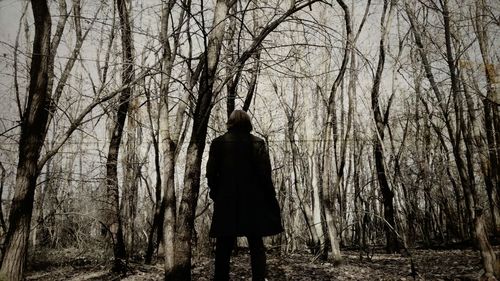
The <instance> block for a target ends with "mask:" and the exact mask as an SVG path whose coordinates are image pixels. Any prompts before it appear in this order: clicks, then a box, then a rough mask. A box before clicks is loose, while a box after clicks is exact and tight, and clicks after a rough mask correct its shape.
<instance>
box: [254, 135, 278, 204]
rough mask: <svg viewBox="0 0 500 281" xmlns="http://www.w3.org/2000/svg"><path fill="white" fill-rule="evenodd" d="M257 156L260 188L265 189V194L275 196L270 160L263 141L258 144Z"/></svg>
mask: <svg viewBox="0 0 500 281" xmlns="http://www.w3.org/2000/svg"><path fill="white" fill-rule="evenodd" d="M257 155H258V170H259V175H258V176H259V178H260V179H261V181H262V186H263V187H264V188H265V191H266V193H269V194H271V195H272V196H276V191H275V190H274V185H273V179H272V172H271V160H270V159H269V152H268V150H267V147H266V144H265V142H264V141H260V142H259V143H258V146H257Z"/></svg>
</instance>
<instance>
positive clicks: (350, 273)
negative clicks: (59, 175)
mask: <svg viewBox="0 0 500 281" xmlns="http://www.w3.org/2000/svg"><path fill="white" fill-rule="evenodd" d="M496 250H497V253H498V250H499V248H497V249H496ZM412 257H413V261H414V265H415V266H414V268H415V270H414V271H413V272H416V274H414V273H412V270H411V262H410V258H409V257H408V256H402V255H388V254H382V253H375V254H373V256H371V257H370V258H367V257H366V255H365V257H364V258H363V259H360V256H359V252H356V251H344V252H343V258H344V260H343V263H342V264H340V265H338V266H334V265H333V264H331V263H329V262H323V261H320V260H318V259H317V258H315V257H314V256H312V255H310V254H308V253H294V254H289V255H278V254H275V253H269V254H268V280H269V281H274V280H276V281H281V280H283V281H288V280H298V281H308V280H311V281H312V280H315V281H322V280H478V279H479V277H480V276H481V275H482V273H483V271H482V269H481V259H480V257H479V253H478V252H476V251H474V250H414V251H412ZM162 266H163V265H162V263H161V262H160V263H157V264H156V265H145V264H143V263H131V264H129V267H130V272H129V273H128V274H127V275H126V276H119V275H116V274H112V273H110V270H109V265H106V264H104V263H102V262H101V263H94V262H92V260H91V259H88V258H85V257H81V256H80V257H77V258H75V259H74V260H72V261H70V262H66V263H60V264H56V265H49V264H43V263H39V264H36V263H35V264H34V266H31V267H30V271H29V273H28V275H27V280H47V281H59V280H60V281H62V280H71V281H83V280H105V281H108V280H127V281H139V280H140V281H146V280H162V277H163V269H162ZM212 274H213V261H212V259H211V258H210V257H203V258H199V259H197V260H196V261H195V263H194V268H193V280H199V281H208V280H211V276H212ZM231 280H234V281H237V280H251V271H250V257H249V254H248V252H247V251H246V250H240V251H239V252H238V253H236V254H235V256H233V258H232V261H231Z"/></svg>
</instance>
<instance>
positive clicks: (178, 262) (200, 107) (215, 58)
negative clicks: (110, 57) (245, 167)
mask: <svg viewBox="0 0 500 281" xmlns="http://www.w3.org/2000/svg"><path fill="white" fill-rule="evenodd" d="M229 2H230V0H218V1H217V3H216V6H215V12H214V19H213V30H212V33H211V34H210V36H209V38H208V46H206V51H205V53H204V54H205V63H204V65H203V71H202V73H201V77H200V82H199V94H198V99H197V101H196V108H195V111H194V120H193V129H192V132H191V138H190V142H189V146H188V148H187V156H186V168H185V174H184V189H183V193H182V199H181V205H180V207H179V214H178V217H177V222H176V225H177V228H176V243H175V245H174V256H175V261H174V266H173V267H172V268H171V269H170V270H169V271H166V272H165V280H186V281H190V280H191V246H192V245H191V238H192V235H193V230H194V218H195V212H196V206H197V201H198V193H199V189H200V173H201V159H202V156H203V151H204V149H205V140H206V137H207V129H208V120H209V116H210V111H211V109H212V96H213V92H212V89H213V85H214V80H215V72H216V69H217V65H218V63H219V55H220V50H221V46H222V40H223V38H224V28H225V25H224V21H225V19H226V16H227V13H228V10H229V7H228V4H229Z"/></svg>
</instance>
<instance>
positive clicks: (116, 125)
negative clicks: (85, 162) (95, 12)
mask: <svg viewBox="0 0 500 281" xmlns="http://www.w3.org/2000/svg"><path fill="white" fill-rule="evenodd" d="M116 5H117V9H118V15H119V18H120V30H121V39H122V60H123V62H122V65H123V66H122V74H121V75H122V83H123V84H124V85H129V84H130V83H131V82H132V81H133V80H134V74H133V72H134V69H133V54H132V34H131V30H130V21H129V14H128V8H127V6H126V1H125V0H116ZM131 95H132V88H131V86H130V85H129V86H128V87H126V88H124V89H123V90H122V91H121V93H120V96H119V100H118V102H119V104H118V109H117V112H116V116H115V119H114V122H113V130H112V135H111V139H110V142H109V149H108V156H107V160H106V198H107V205H108V206H107V207H108V208H107V215H106V218H105V219H106V220H105V221H106V226H107V228H108V231H110V234H111V238H112V242H113V254H114V265H113V270H114V271H117V272H123V271H124V270H125V265H124V260H125V259H126V249H125V242H124V237H123V222H122V217H121V215H120V199H119V185H118V174H117V165H118V154H119V151H120V144H121V140H122V135H123V127H124V126H125V119H126V118H127V113H128V108H129V104H130V97H131Z"/></svg>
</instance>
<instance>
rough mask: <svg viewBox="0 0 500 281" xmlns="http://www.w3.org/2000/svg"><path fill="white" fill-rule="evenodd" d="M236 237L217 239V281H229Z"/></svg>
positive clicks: (215, 278) (215, 277)
mask: <svg viewBox="0 0 500 281" xmlns="http://www.w3.org/2000/svg"><path fill="white" fill-rule="evenodd" d="M235 241H236V237H217V238H216V241H215V274H214V275H215V276H214V280H215V281H228V280H229V261H230V260H231V252H232V251H233V246H234V243H235Z"/></svg>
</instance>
